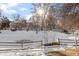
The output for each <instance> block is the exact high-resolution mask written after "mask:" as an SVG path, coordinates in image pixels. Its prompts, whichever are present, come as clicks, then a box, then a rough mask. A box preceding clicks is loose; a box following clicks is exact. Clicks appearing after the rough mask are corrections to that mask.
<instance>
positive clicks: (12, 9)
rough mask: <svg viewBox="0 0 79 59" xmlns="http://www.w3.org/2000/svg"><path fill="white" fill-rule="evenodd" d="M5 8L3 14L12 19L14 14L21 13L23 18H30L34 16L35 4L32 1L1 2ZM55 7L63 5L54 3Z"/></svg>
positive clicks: (2, 7) (0, 4)
mask: <svg viewBox="0 0 79 59" xmlns="http://www.w3.org/2000/svg"><path fill="white" fill-rule="evenodd" d="M0 6H1V9H2V10H3V12H2V15H4V16H7V17H8V18H9V19H10V20H13V19H12V15H16V14H19V15H20V16H21V17H22V18H25V19H29V18H30V17H31V16H32V13H31V11H32V9H31V8H33V5H32V4H31V3H0ZM53 6H54V7H56V8H58V7H61V6H62V5H61V4H53Z"/></svg>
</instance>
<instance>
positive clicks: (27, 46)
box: [0, 40, 43, 55]
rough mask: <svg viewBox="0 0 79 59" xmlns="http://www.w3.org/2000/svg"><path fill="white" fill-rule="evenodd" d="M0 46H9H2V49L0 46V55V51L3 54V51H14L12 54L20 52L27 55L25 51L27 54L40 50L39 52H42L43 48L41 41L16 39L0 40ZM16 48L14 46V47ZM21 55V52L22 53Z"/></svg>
mask: <svg viewBox="0 0 79 59" xmlns="http://www.w3.org/2000/svg"><path fill="white" fill-rule="evenodd" d="M0 46H4V47H5V46H7V47H8V46H9V48H4V49H2V48H0V55H1V54H2V53H4V55H5V53H7V54H8V53H11V52H12V53H14V54H16V55H17V53H19V54H22V53H24V54H26V55H27V53H29V55H30V53H31V52H32V53H37V52H40V53H42V54H43V49H42V41H23V40H22V41H17V42H0ZM15 46H16V47H17V46H18V47H17V48H16V47H15ZM11 47H14V48H11ZM32 53H31V55H33V54H32ZM22 55H23V54H22Z"/></svg>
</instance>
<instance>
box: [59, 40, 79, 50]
mask: <svg viewBox="0 0 79 59" xmlns="http://www.w3.org/2000/svg"><path fill="white" fill-rule="evenodd" d="M58 42H59V44H60V46H63V47H65V48H66V49H72V48H74V47H75V48H79V39H58ZM69 47H70V48H69Z"/></svg>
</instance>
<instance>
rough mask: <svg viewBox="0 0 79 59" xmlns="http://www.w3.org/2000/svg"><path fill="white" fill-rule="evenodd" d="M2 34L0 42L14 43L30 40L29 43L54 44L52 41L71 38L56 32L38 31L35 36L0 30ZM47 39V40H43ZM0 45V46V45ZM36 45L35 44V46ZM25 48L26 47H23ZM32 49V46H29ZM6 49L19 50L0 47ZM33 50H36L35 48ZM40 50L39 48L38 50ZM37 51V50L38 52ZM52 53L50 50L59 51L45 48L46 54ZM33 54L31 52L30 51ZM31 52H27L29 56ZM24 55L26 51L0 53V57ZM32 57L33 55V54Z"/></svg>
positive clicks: (22, 32) (33, 32) (28, 33)
mask: <svg viewBox="0 0 79 59" xmlns="http://www.w3.org/2000/svg"><path fill="white" fill-rule="evenodd" d="M1 32H2V33H0V42H16V41H18V40H31V41H41V40H42V41H43V43H51V42H54V41H57V39H58V38H60V39H67V38H69V37H71V36H72V35H71V34H64V33H60V32H56V31H47V32H45V31H39V32H38V33H37V34H36V31H28V32H27V31H14V32H12V31H9V30H1ZM45 39H47V40H45ZM0 45H1V44H0ZM36 45H37V44H36ZM25 47H26V46H25ZM31 47H33V46H31ZM6 48H11V49H13V48H20V47H19V46H0V49H6ZM35 49H38V47H37V48H35ZM39 49H41V48H39ZM39 49H38V50H39ZM60 49H62V50H64V48H60ZM50 50H51V51H52V50H54V51H55V50H59V47H58V48H57V49H56V48H54V47H47V49H46V52H47V51H50ZM32 52H33V51H32ZM32 52H29V54H32ZM33 53H36V54H37V55H38V54H40V53H41V54H42V55H44V54H43V51H41V50H40V51H38V53H37V51H36V52H33ZM20 54H21V55H23V54H24V55H26V51H19V50H18V51H15V52H12V51H11V52H10V51H9V52H7V53H2V52H1V53H0V55H20ZM33 55H34V54H33Z"/></svg>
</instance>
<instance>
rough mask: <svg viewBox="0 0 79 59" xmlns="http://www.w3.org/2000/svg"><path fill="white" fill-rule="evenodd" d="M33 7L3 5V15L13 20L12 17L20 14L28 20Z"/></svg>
mask: <svg viewBox="0 0 79 59" xmlns="http://www.w3.org/2000/svg"><path fill="white" fill-rule="evenodd" d="M32 7H33V5H32V4H30V3H2V4H1V9H2V10H3V13H2V15H5V16H7V17H9V18H12V15H15V14H20V16H21V17H23V18H26V19H28V18H29V17H30V16H31V15H32V14H31V11H32V10H31V8H32Z"/></svg>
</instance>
